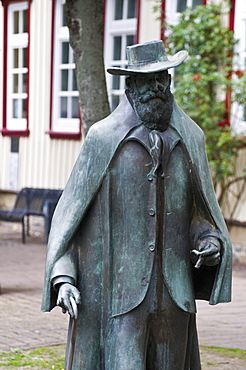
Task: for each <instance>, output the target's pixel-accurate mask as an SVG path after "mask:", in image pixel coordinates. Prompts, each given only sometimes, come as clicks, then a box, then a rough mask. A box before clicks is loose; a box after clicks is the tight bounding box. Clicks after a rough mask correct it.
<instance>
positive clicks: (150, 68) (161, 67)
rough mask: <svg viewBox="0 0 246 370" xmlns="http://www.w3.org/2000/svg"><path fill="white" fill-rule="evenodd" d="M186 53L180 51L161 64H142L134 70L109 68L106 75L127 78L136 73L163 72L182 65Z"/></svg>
mask: <svg viewBox="0 0 246 370" xmlns="http://www.w3.org/2000/svg"><path fill="white" fill-rule="evenodd" d="M187 56H188V52H187V51H186V50H181V51H179V52H178V53H176V54H174V55H173V56H171V57H168V59H167V60H165V61H162V62H156V63H149V64H143V65H141V64H140V65H139V66H134V68H131V67H130V68H119V67H111V68H108V69H107V71H108V73H110V74H112V75H116V76H119V75H120V76H129V75H134V74H136V73H155V72H161V71H165V70H166V69H169V68H174V67H177V66H178V65H180V64H181V63H183V61H184V60H185V59H186V58H187Z"/></svg>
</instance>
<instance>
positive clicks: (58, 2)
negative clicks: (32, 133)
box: [49, 0, 81, 139]
mask: <svg viewBox="0 0 246 370" xmlns="http://www.w3.org/2000/svg"><path fill="white" fill-rule="evenodd" d="M64 3H65V0H55V1H54V3H53V11H54V15H55V17H54V25H53V42H52V44H53V53H54V54H53V63H52V76H51V79H52V81H51V84H52V89H51V91H52V98H51V122H50V131H49V134H50V135H51V137H54V138H59V137H60V138H71V139H79V138H80V136H81V124H80V118H79V100H78V99H79V98H78V97H79V93H78V88H77V83H76V74H75V63H74V57H73V50H72V48H71V47H70V45H69V31H68V27H67V23H66V16H65V9H64Z"/></svg>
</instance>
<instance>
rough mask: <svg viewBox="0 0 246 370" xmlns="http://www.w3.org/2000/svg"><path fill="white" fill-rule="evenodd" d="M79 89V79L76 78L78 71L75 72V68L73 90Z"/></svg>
mask: <svg viewBox="0 0 246 370" xmlns="http://www.w3.org/2000/svg"><path fill="white" fill-rule="evenodd" d="M77 90H78V87H77V79H76V72H75V69H74V70H73V91H77Z"/></svg>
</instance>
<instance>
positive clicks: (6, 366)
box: [0, 346, 246, 370]
mask: <svg viewBox="0 0 246 370" xmlns="http://www.w3.org/2000/svg"><path fill="white" fill-rule="evenodd" d="M200 350H201V358H202V363H203V364H204V365H203V366H202V368H203V369H208V368H213V367H215V368H218V369H223V368H224V365H225V364H230V363H231V361H235V360H236V361H239V362H240V364H245V367H244V365H242V367H240V368H242V369H243V368H246V351H245V350H241V349H237V348H221V347H209V346H201V347H200ZM64 360H65V346H55V347H43V348H38V349H34V350H29V351H20V350H15V349H13V350H12V351H11V352H0V370H17V369H19V370H29V369H30V370H31V369H32V370H42V369H49V370H53V369H54V370H62V369H64ZM233 367H234V366H233Z"/></svg>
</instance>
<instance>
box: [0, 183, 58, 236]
mask: <svg viewBox="0 0 246 370" xmlns="http://www.w3.org/2000/svg"><path fill="white" fill-rule="evenodd" d="M61 194H62V190H54V189H39V188H23V189H21V190H20V191H19V192H18V194H17V197H16V200H15V205H14V207H13V209H11V210H0V221H7V222H21V223H22V243H25V242H26V234H27V235H29V216H41V217H44V221H45V222H44V239H45V242H46V243H47V241H48V236H49V231H50V225H51V219H52V216H53V213H54V210H55V207H56V204H57V202H58V200H59V198H60V196H61Z"/></svg>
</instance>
